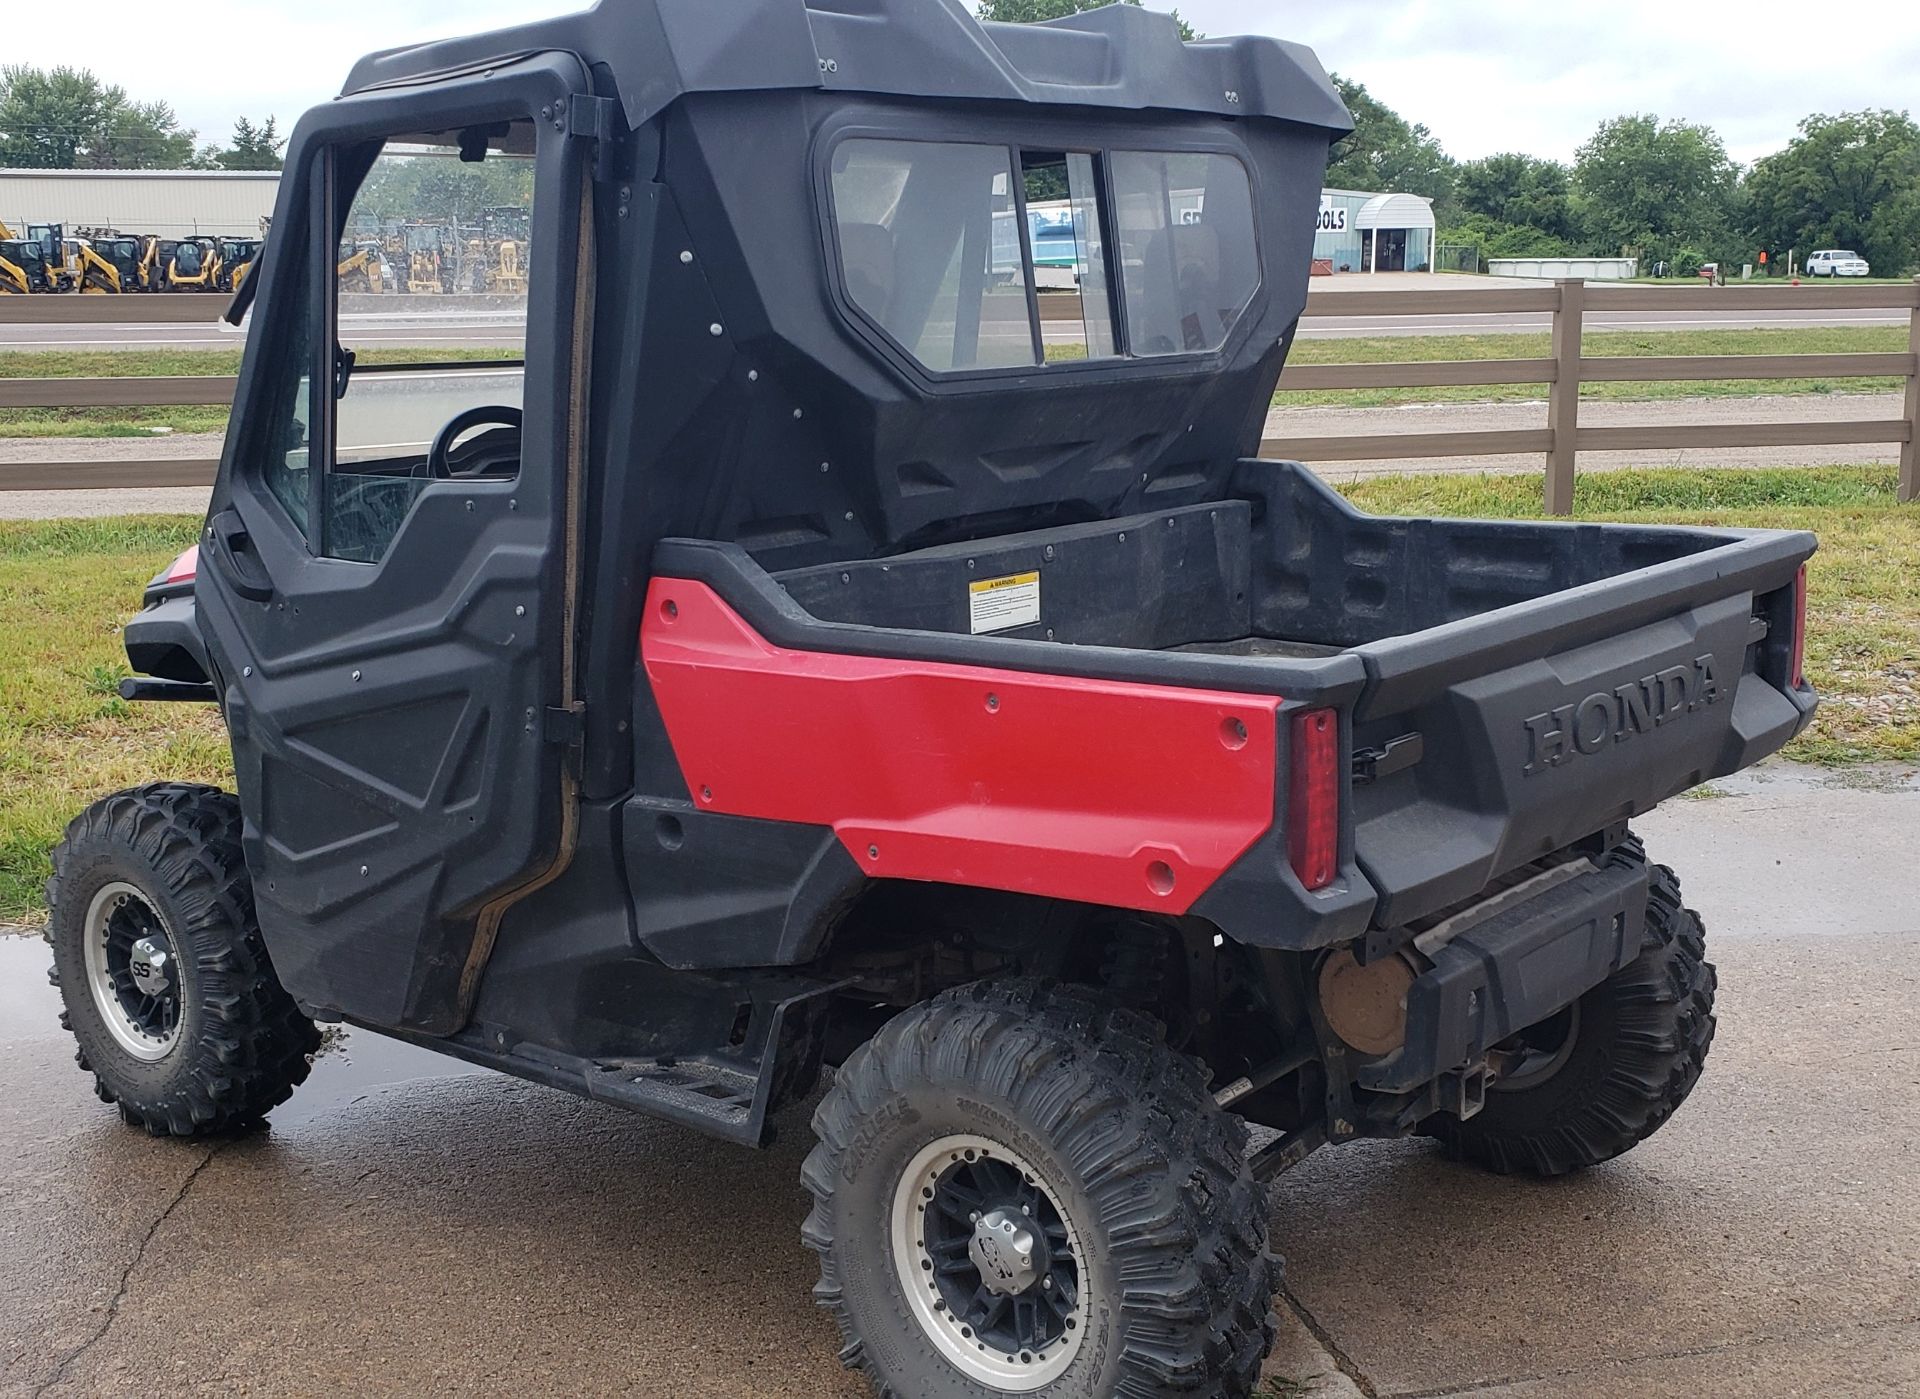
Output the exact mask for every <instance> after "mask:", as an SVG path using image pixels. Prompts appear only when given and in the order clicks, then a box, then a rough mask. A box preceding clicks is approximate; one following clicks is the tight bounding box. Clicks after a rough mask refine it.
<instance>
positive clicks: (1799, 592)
mask: <svg viewBox="0 0 1920 1399" xmlns="http://www.w3.org/2000/svg"><path fill="white" fill-rule="evenodd" d="M1788 670H1789V671H1790V672H1791V673H1792V676H1793V688H1794V689H1796V690H1801V689H1805V688H1806V684H1807V566H1806V565H1805V564H1801V565H1800V572H1799V574H1798V575H1796V576H1795V578H1794V580H1793V661H1792V664H1791V665H1789V666H1788Z"/></svg>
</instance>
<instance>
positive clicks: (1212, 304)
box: [1113, 151, 1260, 355]
mask: <svg viewBox="0 0 1920 1399" xmlns="http://www.w3.org/2000/svg"><path fill="white" fill-rule="evenodd" d="M1113 204H1114V212H1115V222H1116V227H1115V230H1114V231H1115V234H1116V236H1117V238H1118V240H1119V244H1120V266H1121V269H1122V274H1123V275H1122V279H1121V280H1122V282H1123V283H1124V286H1125V293H1126V307H1127V324H1128V327H1129V340H1130V342H1131V348H1132V350H1133V353H1134V354H1136V355H1178V354H1191V353H1194V352H1196V351H1205V350H1217V349H1219V348H1220V346H1221V345H1222V344H1224V343H1225V341H1226V338H1227V332H1228V331H1229V330H1231V329H1232V328H1233V324H1234V322H1235V321H1237V320H1238V319H1239V318H1240V313H1241V312H1242V311H1243V310H1245V309H1246V306H1247V303H1248V302H1249V301H1251V300H1252V299H1253V294H1254V292H1256V291H1257V290H1259V287H1260V262H1259V257H1258V255H1257V254H1256V252H1255V250H1254V241H1253V227H1254V225H1253V189H1252V186H1251V185H1250V184H1249V183H1248V181H1247V171H1246V167H1245V166H1243V165H1241V164H1240V162H1239V161H1237V160H1235V159H1233V158H1232V157H1231V156H1224V155H1208V154H1199V153H1184V152H1176V153H1168V152H1162V151H1116V152H1114V154H1113Z"/></svg>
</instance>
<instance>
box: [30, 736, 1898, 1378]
mask: <svg viewBox="0 0 1920 1399" xmlns="http://www.w3.org/2000/svg"><path fill="white" fill-rule="evenodd" d="M1768 771H1769V770H1763V774H1762V775H1761V776H1759V777H1752V778H1748V779H1746V780H1743V781H1742V782H1740V783H1738V784H1722V788H1723V790H1724V791H1725V792H1726V793H1727V794H1726V795H1722V796H1719V797H1717V798H1714V799H1707V800H1687V801H1679V802H1675V803H1673V804H1672V805H1671V806H1670V807H1669V808H1667V809H1666V810H1664V811H1662V812H1660V813H1658V814H1656V815H1655V816H1654V817H1653V818H1650V819H1649V820H1647V821H1646V822H1644V823H1643V826H1642V829H1643V830H1644V832H1645V833H1646V834H1647V836H1648V837H1649V840H1650V843H1651V844H1652V846H1653V849H1654V851H1655V852H1656V854H1657V855H1658V856H1659V857H1660V858H1662V859H1664V860H1667V861H1670V862H1671V863H1673V864H1675V865H1677V866H1678V867H1679V869H1680V871H1681V874H1682V877H1683V879H1684V880H1685V881H1686V883H1687V889H1688V894H1689V901H1690V902H1692V903H1693V904H1695V905H1696V906H1698V907H1699V908H1700V909H1701V910H1702V912H1703V913H1704V914H1705V916H1706V919H1707V924H1708V928H1709V935H1710V936H1709V941H1710V946H1711V947H1712V949H1713V952H1714V956H1715V960H1716V961H1717V962H1718V963H1719V965H1720V969H1721V988H1722V992H1721V1022H1720V1036H1719V1039H1718V1041H1717V1043H1716V1045H1715V1048H1714V1052H1713V1058H1712V1061H1711V1063H1710V1065H1709V1068H1708V1072H1707V1075H1706V1077H1705V1079H1704V1080H1703V1082H1702V1084H1701V1086H1700V1088H1699V1090H1698V1092H1697V1093H1696V1094H1695V1095H1694V1098H1693V1100H1692V1101H1691V1102H1690V1103H1689V1104H1688V1106H1687V1107H1686V1108H1685V1110H1683V1111H1682V1112H1681V1113H1680V1114H1679V1116H1677V1117H1676V1118H1675V1119H1674V1121H1673V1122H1672V1123H1671V1124H1670V1125H1669V1126H1668V1127H1667V1128H1666V1129H1665V1130H1663V1131H1662V1132H1661V1133H1660V1135H1659V1136H1657V1137H1656V1138H1654V1139H1653V1141H1651V1142H1650V1143H1648V1144H1647V1145H1646V1146H1644V1147H1642V1148H1641V1149H1640V1150H1639V1151H1636V1152H1634V1153H1633V1154H1632V1155H1630V1156H1629V1157H1627V1158H1625V1159H1623V1160H1621V1161H1618V1162H1615V1163H1613V1164H1611V1165H1608V1166H1606V1167H1603V1168H1601V1169H1598V1170H1595V1171H1592V1172H1589V1173H1587V1174H1585V1175H1583V1176H1580V1177H1578V1178H1575V1179H1572V1180H1569V1181H1562V1182H1558V1183H1554V1184H1545V1185H1543V1184H1535V1183H1527V1182H1516V1181H1502V1180H1495V1179H1491V1178H1488V1177H1485V1176H1482V1175H1479V1174H1477V1173H1475V1172H1473V1171H1471V1170H1468V1169H1466V1168H1463V1167H1457V1166H1453V1165H1450V1164H1448V1163H1446V1162H1444V1161H1442V1160H1440V1159H1439V1157H1438V1156H1437V1155H1436V1154H1435V1152H1434V1151H1433V1150H1432V1148H1431V1147H1430V1146H1428V1145H1427V1144H1425V1143H1421V1142H1408V1143H1395V1144H1384V1145H1382V1144H1375V1145H1363V1146H1360V1147H1354V1148H1349V1149H1348V1150H1346V1151H1344V1152H1339V1153H1335V1152H1327V1153H1322V1154H1321V1155H1320V1156H1318V1157H1315V1158H1314V1159H1313V1160H1311V1161H1309V1162H1308V1163H1307V1164H1306V1165H1305V1166H1303V1167H1302V1168H1300V1169H1299V1170H1298V1171H1296V1172H1294V1173H1293V1174H1292V1175H1290V1176H1288V1177H1286V1178H1285V1179H1284V1180H1282V1181H1281V1182H1280V1183H1279V1185H1278V1186H1277V1188H1276V1189H1275V1191H1274V1197H1273V1207H1274V1229H1275V1236H1276V1239H1277V1240H1278V1241H1279V1243H1280V1244H1281V1246H1282V1247H1283V1248H1284V1249H1285V1251H1286V1252H1287V1254H1288V1255H1289V1258H1290V1262H1291V1272H1290V1282H1289V1293H1288V1296H1287V1297H1286V1298H1285V1299H1283V1302H1282V1304H1281V1310H1282V1312H1283V1316H1284V1319H1285V1320H1286V1322H1287V1336H1286V1339H1285V1342H1284V1343H1283V1346H1282V1348H1281V1350H1280V1352H1279V1353H1278V1354H1277V1355H1276V1357H1275V1360H1274V1362H1273V1365H1272V1368H1271V1373H1272V1374H1273V1376H1274V1377H1275V1379H1276V1381H1277V1383H1276V1386H1275V1392H1276V1393H1279V1394H1322V1395H1332V1394H1343V1395H1352V1394H1353V1393H1355V1392H1356V1391H1357V1392H1361V1393H1366V1394H1372V1395H1394V1396H1403V1397H1405V1396H1438V1395H1453V1394H1497V1395H1501V1396H1514V1399H1518V1396H1528V1399H1540V1397H1542V1396H1576V1395H1577V1396H1582V1397H1583V1399H1586V1397H1587V1396H1609V1395H1620V1396H1628V1395H1632V1396H1658V1395H1689V1396H1691V1395H1702V1394H1712V1395H1754V1396H1761V1395H1764V1396H1769V1397H1770V1399H1771V1396H1781V1395H1800V1394H1804V1395H1819V1396H1822V1397H1823V1399H1833V1397H1834V1396H1854V1395H1903V1394H1905V1395H1910V1394H1914V1393H1916V1392H1920V1189H1916V1186H1920V1149H1917V1148H1916V1146H1915V1142H1916V1140H1920V1024H1916V1019H1915V1008H1916V1006H1920V786H1916V785H1915V784H1914V783H1913V782H1911V781H1910V780H1905V781H1902V780H1897V779H1889V780H1886V781H1877V782H1876V783H1874V784H1873V785H1872V786H1871V787H1869V788H1867V789H1846V788H1836V787H1831V786H1825V785H1820V784H1818V783H1808V782H1806V781H1804V780H1802V779H1801V778H1800V777H1798V776H1795V775H1792V774H1783V773H1779V772H1778V770H1772V771H1773V772H1774V774H1775V775H1772V776H1768V775H1766V774H1767V772H1768ZM46 961H47V956H46V949H45V946H44V944H41V943H39V942H36V941H31V940H20V939H10V940H0V1394H7V1395H15V1394H18V1395H29V1394H31V1395H39V1394H117V1393H128V1394H132V1393H149V1392H153V1391H157V1390H162V1389H165V1390H168V1391H171V1392H176V1393H196V1392H206V1393H213V1392H218V1393H222V1394H296V1393H315V1392H321V1391H325V1392H330V1393H346V1394H406V1395H422V1394H515V1395H535V1394H540V1395H547V1394H551V1395H568V1396H573V1395H584V1394H603V1393H624V1394H634V1395H642V1396H662V1399H665V1397H666V1396H673V1397H674V1399H688V1397H691V1396H707V1395H714V1396H720V1395H725V1396H730V1399H740V1396H750V1395H782V1396H795V1395H807V1396H815V1395H819V1396H827V1395H858V1394H862V1393H864V1390H862V1389H861V1387H860V1386H858V1385H856V1384H854V1383H853V1382H852V1381H851V1380H850V1379H849V1378H848V1377H847V1376H846V1375H845V1373H844V1372H843V1371H842V1370H841V1369H840V1367H839V1365H838V1363H837V1361H836V1359H835V1354H834V1352H835V1346H836V1340H835V1335H834V1332H833V1329H832V1327H831V1326H830V1325H828V1323H827V1322H826V1321H825V1320H824V1318H823V1317H822V1316H820V1315H819V1314H817V1313H816V1312H815V1310H814V1308H813V1306H812V1303H811V1300H810V1298H809V1296H808V1288H809V1287H810V1285H811V1283H812V1281H813V1277H814V1268H813V1259H812V1256H811V1255H810V1254H808V1253H807V1252H806V1251H805V1250H804V1249H803V1248H802V1247H801V1246H800V1243H799V1237H798V1230H799V1225H800V1219H801V1216H802V1214H803V1205H802V1199H801V1193H800V1190H799V1188H798V1185H797V1183H796V1172H797V1170H798V1166H799V1161H800V1157H801V1156H802V1154H803V1153H804V1150H805V1147H806V1144H807V1139H808V1134H807V1131H806V1126H805V1121H804V1118H803V1117H802V1116H799V1115H796V1116H795V1117H793V1118H792V1119H790V1120H789V1121H788V1123H787V1124H786V1128H787V1130H786V1132H785V1140H783V1142H782V1143H781V1144H780V1145H779V1146H778V1147H776V1148H775V1149H774V1150H773V1151H772V1152H770V1153H768V1154H765V1155H754V1154H750V1153H746V1152H741V1151H737V1150H735V1149H733V1148H728V1147H722V1146H718V1145H714V1144H710V1143H709V1142H707V1141H705V1140H704V1139H702V1138H700V1137H697V1136H694V1135H693V1134H691V1133H690V1132H686V1131H683V1130H680V1129H677V1128H674V1127H669V1126H664V1125H660V1124H656V1123H652V1122H648V1121H644V1120H641V1119H639V1118H635V1117H630V1116H627V1115H625V1114H622V1113H619V1112H617V1111H614V1110H612V1109H608V1108H603V1107H596V1106H592V1105H589V1104H585V1103H581V1102H576V1101H574V1100H572V1099H570V1098H567V1097H564V1096H562V1095H560V1094H558V1093H554V1092H550V1091H547V1090H544V1089H540V1088H535V1087H532V1086H529V1085H526V1084H521V1083H518V1082H514V1081H511V1080H507V1079H504V1078H498V1077H494V1076H490V1075H486V1074H480V1073H473V1072H463V1071H462V1070H461V1068H460V1066H458V1065H455V1064H453V1063H452V1062H451V1061H448V1060H443V1059H440V1058H437V1057H435V1056H432V1055H428V1054H425V1053H424V1052H420V1051H412V1050H405V1049H402V1048H400V1047H398V1046H394V1045H391V1044H389V1043H387V1042H385V1041H380V1040H378V1039H376V1038H374V1037H371V1036H358V1037H354V1038H351V1039H348V1040H346V1041H345V1042H344V1043H342V1044H341V1045H339V1046H336V1047H335V1048H333V1049H332V1050H331V1051H330V1052H329V1053H328V1054H326V1055H325V1056H324V1057H323V1058H322V1059H321V1060H320V1062H319V1064H318V1065H317V1066H316V1070H315V1074H314V1078H313V1080H312V1081H311V1082H310V1083H309V1084H308V1085H307V1086H306V1088H304V1089H303V1090H302V1091H301V1093H300V1094H299V1095H297V1096H296V1098H295V1099H294V1101H293V1102H292V1103H291V1104H289V1105H288V1106H287V1107H286V1108H283V1109H281V1110H280V1111H279V1112H278V1113H276V1114H275V1117H274V1122H273V1126H272V1128H271V1130H270V1131H267V1132H262V1133H259V1134H256V1135H254V1136H251V1137H248V1138H244V1139H241V1140H236V1141H231V1142H225V1143H221V1144H218V1145H213V1146H208V1145H192V1144H180V1143H171V1142H155V1141H151V1140H149V1139H147V1138H146V1137H144V1136H142V1135H139V1134H136V1133H134V1132H131V1131H129V1130H127V1129H125V1128H123V1127H122V1126H120V1125H119V1123H118V1121H117V1119H116V1118H115V1117H114V1115H113V1114H112V1112H111V1111H110V1110H109V1109H107V1108H104V1107H103V1106H102V1105H100V1104H99V1103H98V1102H96V1101H95V1100H94V1098H93V1096H92V1094H91V1092H90V1085H89V1083H88V1080H87V1079H85V1078H84V1077H82V1076H81V1075H80V1074H79V1073H78V1072H77V1071H76V1070H75V1069H74V1067H73V1063H72V1048H71V1044H70V1042H69V1041H68V1039H67V1037H66V1036H64V1035H61V1034H59V1033H58V1032H57V1030H56V1029H55V1026H54V1016H55V1007H54V1004H53V999H52V996H51V993H50V992H49V991H48V989H47V988H46V986H45V984H44V978H43V970H42V969H43V968H44V966H45V964H46Z"/></svg>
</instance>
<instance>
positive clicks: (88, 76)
mask: <svg viewBox="0 0 1920 1399" xmlns="http://www.w3.org/2000/svg"><path fill="white" fill-rule="evenodd" d="M193 135H194V134H193V132H192V131H190V130H188V129H187V128H186V127H183V126H182V125H181V124H180V120H179V118H178V117H177V116H176V115H175V114H174V110H173V108H172V107H170V106H169V105H167V104H166V103H165V102H134V101H132V100H131V99H130V98H129V97H128V96H127V92H126V89H125V88H122V87H117V86H109V85H107V84H105V83H102V82H101V81H100V79H99V78H97V77H95V76H94V75H93V74H92V73H90V72H88V71H87V70H86V69H84V68H54V69H50V70H49V69H40V68H29V67H25V66H21V65H9V66H7V67H4V68H0V165H7V166H13V167H15V168H19V169H29V170H77V169H84V170H139V169H159V170H175V169H180V168H182V167H184V166H186V165H187V164H189V163H190V162H191V161H192V160H193V156H194V145H193Z"/></svg>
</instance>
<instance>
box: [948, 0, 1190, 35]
mask: <svg viewBox="0 0 1920 1399" xmlns="http://www.w3.org/2000/svg"><path fill="white" fill-rule="evenodd" d="M1112 3H1113V0H980V18H981V19H986V20H997V21H999V22H1000V23H1002V24H1038V23H1039V22H1040V21H1042V20H1049V19H1063V18H1065V17H1066V16H1067V15H1077V14H1079V13H1081V12H1082V11H1083V10H1097V9H1099V8H1100V7H1101V6H1102V5H1111V4H1112ZM1123 3H1125V4H1128V5H1138V4H1139V3H1140V0H1123ZM1155 8H1158V7H1157V6H1156V7H1155ZM1173 20H1174V23H1175V24H1178V25H1179V26H1180V37H1181V38H1182V39H1186V40H1189V41H1191V40H1194V39H1198V38H1200V37H1202V36H1201V35H1199V34H1197V33H1195V32H1194V28H1193V26H1192V25H1191V24H1188V23H1187V22H1186V21H1185V20H1184V19H1181V18H1180V12H1179V11H1178V10H1175V11H1173Z"/></svg>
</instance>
